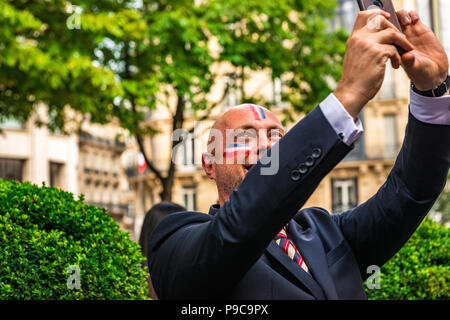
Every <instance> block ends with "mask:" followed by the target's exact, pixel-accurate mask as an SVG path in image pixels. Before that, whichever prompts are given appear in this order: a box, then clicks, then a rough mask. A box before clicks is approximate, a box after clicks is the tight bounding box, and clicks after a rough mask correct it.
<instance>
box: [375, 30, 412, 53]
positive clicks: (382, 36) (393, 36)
mask: <svg viewBox="0 0 450 320" xmlns="http://www.w3.org/2000/svg"><path fill="white" fill-rule="evenodd" d="M376 37H377V38H378V39H377V40H378V41H377V42H378V43H381V44H396V45H397V46H399V47H402V48H403V49H404V50H405V51H411V50H413V49H414V47H413V45H412V44H411V42H409V41H408V39H406V36H405V35H404V34H403V33H401V32H400V31H397V29H392V28H387V29H384V30H382V31H380V32H377V33H376Z"/></svg>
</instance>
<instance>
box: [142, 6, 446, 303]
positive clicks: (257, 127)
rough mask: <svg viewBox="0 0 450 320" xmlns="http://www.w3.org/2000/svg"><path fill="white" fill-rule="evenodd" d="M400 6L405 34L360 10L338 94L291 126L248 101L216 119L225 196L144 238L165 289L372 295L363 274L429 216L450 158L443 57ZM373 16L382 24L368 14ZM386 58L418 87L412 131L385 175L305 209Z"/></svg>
mask: <svg viewBox="0 0 450 320" xmlns="http://www.w3.org/2000/svg"><path fill="white" fill-rule="evenodd" d="M397 14H398V17H399V20H400V21H401V23H402V28H403V33H401V32H399V31H398V30H397V29H395V27H394V26H393V25H392V24H391V23H390V22H389V21H388V17H389V15H388V14H387V13H385V12H379V11H376V12H375V11H366V12H361V13H360V14H359V15H358V17H357V19H356V22H355V26H354V30H353V32H352V34H351V36H350V38H349V40H348V42H347V51H346V54H345V58H344V64H343V74H342V77H341V79H340V81H339V84H338V86H337V88H336V90H335V92H334V93H332V94H330V96H328V98H326V99H325V100H324V101H323V102H322V103H320V105H319V106H317V107H316V108H315V109H314V110H313V111H311V112H310V113H309V114H308V115H307V116H306V117H304V118H303V119H302V120H301V121H299V122H298V123H297V124H296V125H295V126H294V127H293V128H292V129H291V130H290V131H289V132H288V133H285V132H284V130H283V126H282V125H281V123H280V121H279V120H278V119H277V117H276V116H275V115H274V114H272V113H271V112H270V111H268V110H267V109H265V108H263V107H261V106H257V105H252V104H244V105H240V106H238V107H236V108H233V109H231V110H229V111H227V112H226V113H225V114H224V115H223V116H222V117H221V118H220V119H218V120H217V122H216V123H215V124H214V127H213V129H212V131H211V137H210V139H209V143H208V149H207V152H205V153H204V154H203V161H202V163H203V168H204V170H205V173H206V175H207V176H208V177H209V178H210V179H213V180H214V181H215V183H216V185H217V190H218V198H219V204H218V205H213V206H211V208H210V211H209V214H203V213H199V212H183V213H177V214H173V215H170V216H168V217H167V218H165V219H164V220H163V221H162V222H161V223H160V224H159V225H158V227H157V228H156V230H155V231H154V233H153V236H152V238H151V240H150V243H149V252H148V261H149V270H150V274H151V276H152V280H153V284H154V287H155V290H156V292H157V295H158V297H159V298H160V299H365V298H366V295H365V291H364V287H363V281H364V280H365V279H367V278H368V277H369V276H370V275H371V274H372V272H373V270H375V269H376V268H377V267H381V266H382V265H383V264H384V263H385V262H386V261H388V260H389V259H390V258H391V257H392V256H393V255H394V254H395V253H396V252H397V251H398V250H399V249H400V248H401V247H402V245H403V244H404V243H405V242H406V241H407V240H408V238H409V237H410V236H411V234H412V233H413V232H414V230H415V229H416V228H417V226H418V225H419V224H420V222H421V221H422V220H423V218H424V217H425V216H426V214H427V213H428V211H429V210H430V208H431V207H432V205H433V203H434V201H435V200H436V198H437V197H438V195H439V194H440V192H441V191H442V189H443V187H444V184H445V181H446V177H447V173H448V169H449V162H450V115H449V114H450V111H449V106H450V96H449V91H448V88H449V84H450V77H448V70H449V64H448V58H447V56H446V54H445V51H444V50H443V49H442V46H441V45H440V43H439V41H438V40H437V38H436V37H435V35H434V34H433V33H432V32H431V31H430V30H429V29H428V28H427V27H426V26H425V25H424V24H422V22H421V21H420V19H419V17H418V15H417V13H415V12H410V13H407V12H405V11H404V10H401V11H399V12H398V13H397ZM374 15H376V18H375V20H376V26H377V27H376V28H374V27H373V25H368V23H367V22H368V21H372V22H373V21H374V19H373V17H374ZM394 44H395V45H397V46H400V47H402V48H403V49H404V50H405V52H406V53H404V54H403V55H402V56H401V57H400V56H399V54H398V52H397V49H396V47H395V46H394ZM388 60H390V62H391V64H392V66H393V67H394V68H399V67H400V66H402V67H403V68H404V70H405V71H406V72H407V74H408V76H409V77H410V79H411V82H412V85H411V97H410V107H409V120H408V125H407V129H406V135H405V140H404V142H403V146H402V148H401V151H400V153H399V155H398V157H397V160H396V162H395V165H394V168H393V169H392V171H391V173H390V174H389V176H388V178H387V180H386V182H385V183H384V184H383V186H382V187H381V188H380V189H379V190H378V192H377V193H376V194H375V195H374V196H373V197H372V198H370V199H369V200H368V201H366V202H364V203H362V204H361V205H359V206H358V207H356V208H354V209H351V210H349V211H346V212H343V213H340V214H333V215H330V214H329V213H328V212H327V211H326V210H324V209H321V208H317V207H314V208H307V209H303V210H301V211H298V210H299V209H300V208H301V207H302V206H303V205H304V203H305V202H306V201H307V199H308V197H309V196H310V195H311V193H312V192H313V191H314V190H315V188H316V187H317V185H318V184H319V183H320V181H321V180H322V178H323V177H324V176H325V175H326V174H327V173H328V172H330V170H332V169H333V168H334V167H335V166H336V165H337V164H338V163H339V162H340V161H341V160H342V159H343V158H344V157H345V155H347V154H348V152H349V151H350V150H351V149H352V147H353V142H354V141H356V140H357V139H358V138H359V136H360V135H361V133H362V131H363V129H362V124H361V122H360V120H359V119H358V114H359V112H360V111H361V109H362V108H363V107H364V106H365V105H366V104H367V102H369V101H370V100H371V99H372V98H373V97H374V96H375V95H376V93H377V92H378V91H379V89H380V87H381V84H382V82H383V78H384V73H385V67H386V63H387V62H388ZM200 196H201V195H200Z"/></svg>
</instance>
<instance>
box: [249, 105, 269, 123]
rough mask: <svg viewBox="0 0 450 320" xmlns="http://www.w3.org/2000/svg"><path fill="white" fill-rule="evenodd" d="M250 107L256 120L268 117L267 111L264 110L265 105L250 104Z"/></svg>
mask: <svg viewBox="0 0 450 320" xmlns="http://www.w3.org/2000/svg"><path fill="white" fill-rule="evenodd" d="M248 107H249V108H250V110H252V112H253V115H254V116H255V120H264V119H265V118H266V113H265V112H264V108H263V107H261V106H258V105H256V104H248Z"/></svg>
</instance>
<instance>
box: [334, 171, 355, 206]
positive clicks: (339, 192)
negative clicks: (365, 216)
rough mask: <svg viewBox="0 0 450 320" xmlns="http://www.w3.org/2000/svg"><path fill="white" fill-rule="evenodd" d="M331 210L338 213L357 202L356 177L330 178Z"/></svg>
mask: <svg viewBox="0 0 450 320" xmlns="http://www.w3.org/2000/svg"><path fill="white" fill-rule="evenodd" d="M331 188H332V190H331V194H332V211H333V212H336V213H339V212H344V211H347V210H349V209H351V208H354V207H356V206H357V204H358V191H357V179H356V178H353V179H331Z"/></svg>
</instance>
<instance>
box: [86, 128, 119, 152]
mask: <svg viewBox="0 0 450 320" xmlns="http://www.w3.org/2000/svg"><path fill="white" fill-rule="evenodd" d="M79 137H80V141H86V142H90V143H94V144H97V145H102V146H106V147H116V148H120V149H124V148H125V143H124V142H121V141H119V140H117V139H114V140H112V139H106V138H102V137H96V136H94V135H92V134H90V133H89V132H86V131H81V132H80V133H79Z"/></svg>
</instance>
